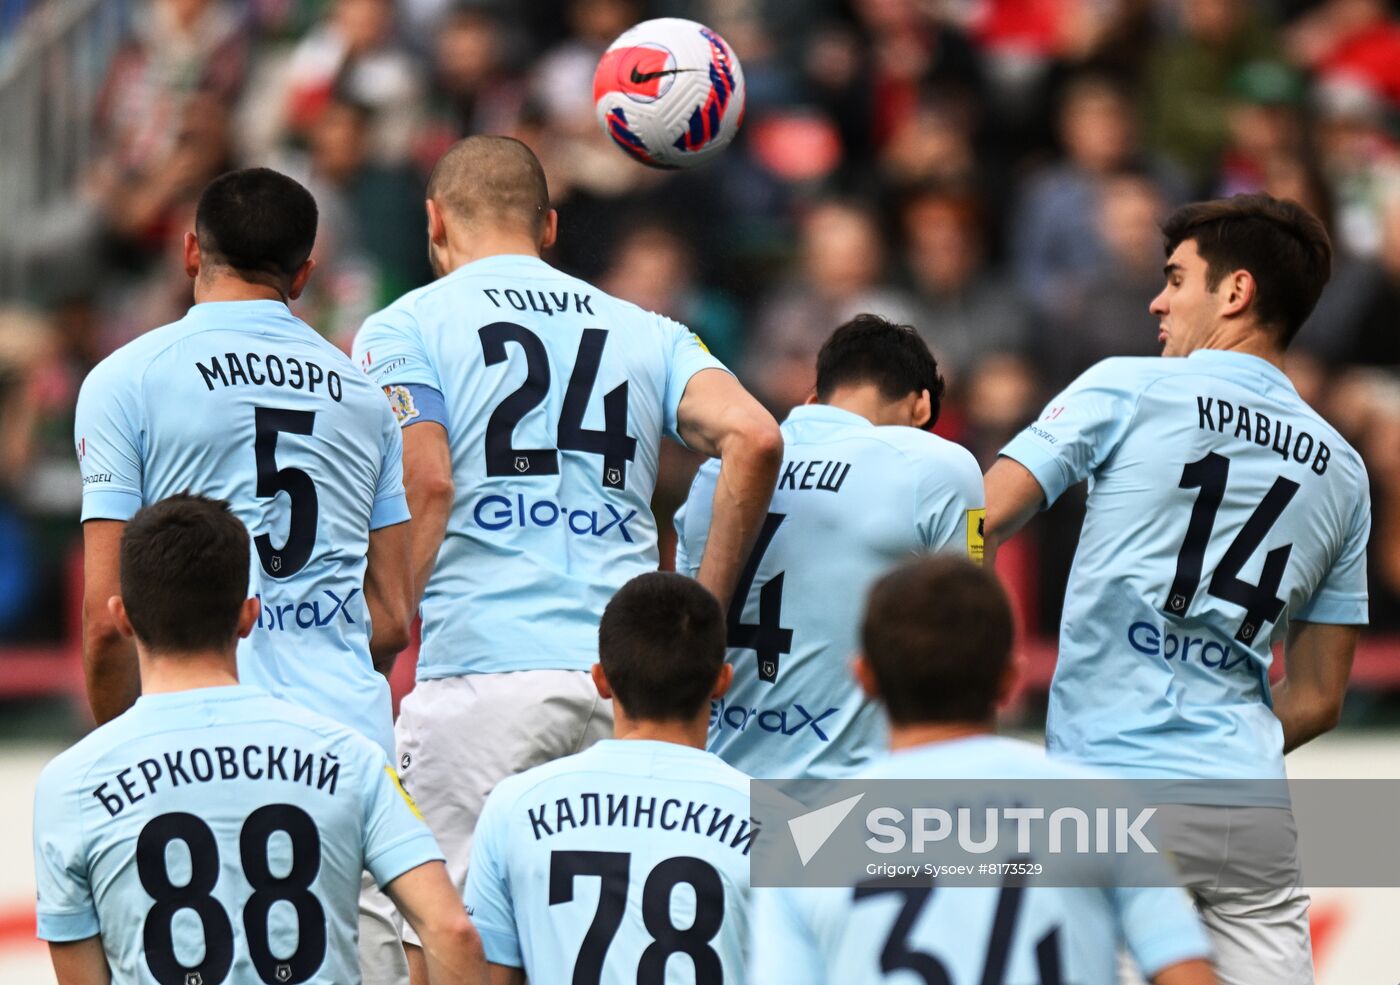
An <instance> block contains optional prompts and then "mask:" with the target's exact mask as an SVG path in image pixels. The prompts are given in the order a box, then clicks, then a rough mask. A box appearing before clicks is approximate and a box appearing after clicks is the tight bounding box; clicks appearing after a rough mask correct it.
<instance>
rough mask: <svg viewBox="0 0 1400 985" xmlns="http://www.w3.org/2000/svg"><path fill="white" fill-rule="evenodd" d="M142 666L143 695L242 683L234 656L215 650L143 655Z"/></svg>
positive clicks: (144, 653)
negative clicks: (239, 680)
mask: <svg viewBox="0 0 1400 985" xmlns="http://www.w3.org/2000/svg"><path fill="white" fill-rule="evenodd" d="M140 662H141V693H142V694H173V693H174V692H176V691H193V690H195V689H197V688H203V687H229V686H231V685H234V684H237V683H238V670H237V666H238V663H237V658H236V657H235V656H234V655H233V654H232V653H220V652H216V651H213V650H193V651H189V652H184V653H150V652H141V653H140Z"/></svg>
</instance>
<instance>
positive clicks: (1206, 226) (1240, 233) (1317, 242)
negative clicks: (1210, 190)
mask: <svg viewBox="0 0 1400 985" xmlns="http://www.w3.org/2000/svg"><path fill="white" fill-rule="evenodd" d="M1162 235H1163V237H1164V238H1165V240H1166V255H1167V256H1171V254H1172V251H1173V250H1175V249H1176V248H1177V247H1178V246H1180V245H1181V244H1182V243H1183V242H1185V241H1186V240H1188V239H1189V240H1194V241H1195V243H1196V252H1198V253H1199V254H1200V255H1201V258H1202V259H1203V260H1205V262H1206V286H1207V287H1208V288H1210V290H1212V291H1214V290H1215V289H1216V288H1217V287H1219V286H1220V281H1221V280H1222V279H1223V278H1224V277H1225V276H1226V275H1227V274H1229V273H1231V272H1232V271H1235V270H1247V271H1249V273H1250V276H1252V277H1253V278H1254V283H1255V284H1256V285H1257V287H1256V290H1255V294H1254V301H1253V308H1254V314H1255V317H1256V318H1258V320H1259V323H1260V324H1262V325H1268V326H1271V327H1273V328H1276V329H1277V330H1278V332H1279V341H1280V342H1281V343H1282V344H1283V345H1284V346H1285V347H1286V346H1287V345H1288V344H1289V343H1290V342H1292V341H1293V337H1294V336H1295V335H1297V334H1298V329H1299V328H1301V327H1302V325H1303V322H1305V321H1306V320H1307V318H1308V315H1310V314H1312V310H1313V306H1314V305H1316V304H1317V299H1318V296H1319V295H1321V294H1322V289H1323V287H1325V286H1326V285H1327V278H1328V277H1329V276H1331V273H1332V241H1331V240H1330V239H1328V237H1327V230H1326V228H1325V227H1324V226H1323V225H1322V223H1321V221H1319V220H1318V218H1317V217H1316V216H1314V215H1313V214H1312V213H1311V212H1309V211H1308V210H1307V209H1305V208H1303V207H1302V206H1301V205H1299V204H1298V203H1297V202H1293V201H1289V200H1288V199H1278V198H1274V197H1273V196H1272V195H1266V194H1264V193H1263V192H1258V193H1256V194H1253V195H1236V196H1234V197H1233V198H1221V199H1215V200H1214V201H1210V202H1193V203H1192V204H1190V205H1183V206H1182V207H1181V208H1179V209H1177V210H1176V211H1175V212H1173V213H1172V214H1171V215H1169V216H1168V217H1167V220H1166V222H1164V223H1162Z"/></svg>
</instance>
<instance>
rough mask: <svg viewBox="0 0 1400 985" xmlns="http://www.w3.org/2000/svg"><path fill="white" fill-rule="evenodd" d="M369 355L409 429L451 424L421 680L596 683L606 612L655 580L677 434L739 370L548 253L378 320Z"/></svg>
mask: <svg viewBox="0 0 1400 985" xmlns="http://www.w3.org/2000/svg"><path fill="white" fill-rule="evenodd" d="M355 358H356V359H358V360H359V361H360V364H361V366H363V367H364V369H365V371H366V372H368V373H369V375H370V376H371V377H373V378H374V379H375V380H376V381H378V382H379V383H380V384H382V385H383V386H384V387H385V389H386V390H387V391H388V392H389V394H390V399H391V400H392V401H393V402H394V405H395V408H396V413H397V414H398V417H399V419H400V421H401V422H402V423H403V425H404V426H405V427H408V426H414V425H416V424H418V425H421V423H422V421H424V420H430V419H437V418H439V416H440V417H441V418H442V419H441V421H440V423H442V424H443V426H444V427H445V428H446V430H447V435H448V440H449V443H450V446H451V453H452V477H453V482H454V483H455V485H456V490H457V491H456V499H455V501H454V502H453V505H452V514H451V517H450V518H449V519H448V523H447V536H446V539H445V540H444V542H443V545H442V548H441V550H440V551H439V552H438V556H437V565H436V567H435V568H434V570H433V574H432V577H431V578H430V579H429V581H428V587H427V591H426V592H425V594H424V596H423V605H422V615H423V648H422V650H421V652H420V653H419V657H418V679H419V680H424V679H430V678H439V677H455V676H458V675H460V674H468V673H494V672H500V671H513V670H586V669H587V668H588V667H589V666H590V665H591V664H592V663H593V662H594V661H595V660H596V659H597V656H598V620H599V618H600V617H601V616H602V613H603V607H604V606H605V605H607V602H608V599H610V598H611V597H612V595H613V593H614V592H615V591H616V590H617V589H618V588H620V587H622V585H623V584H625V583H626V582H627V581H628V580H629V579H631V578H632V577H634V576H635V575H639V574H642V573H644V572H647V571H654V570H656V567H657V561H658V558H657V547H656V521H655V519H654V518H653V516H652V513H651V494H652V489H653V487H654V486H655V485H656V468H657V455H658V453H659V446H660V442H661V436H662V434H663V433H665V434H668V435H670V436H672V437H677V434H676V408H677V406H678V405H679V404H680V401H681V397H682V395H683V394H684V393H685V386H686V383H688V382H689V380H690V378H691V377H692V376H694V375H695V374H696V373H698V372H700V371H701V370H704V369H711V368H718V369H723V368H724V367H723V366H722V365H721V364H720V363H719V362H718V361H717V360H716V359H714V358H713V357H712V356H710V354H709V353H708V352H707V351H706V349H705V347H704V345H703V344H702V343H701V342H700V340H699V339H698V338H696V336H694V335H693V334H691V333H690V332H689V331H688V330H686V329H685V328H684V327H682V326H681V325H678V324H676V323H675V322H673V321H670V320H669V319H666V318H662V317H661V316H659V315H654V314H651V313H650V312H647V311H643V310H642V309H640V308H638V307H637V306H635V305H632V304H628V303H626V302H624V301H619V300H617V299H616V298H612V297H609V296H608V295H606V294H604V293H603V292H602V291H599V290H598V289H597V288H595V287H592V286H591V285H589V284H586V283H584V282H583V281H581V280H578V279H576V278H573V277H569V276H567V275H565V274H562V273H560V272H559V271H557V270H555V269H554V268H552V267H550V266H549V265H548V264H547V263H545V262H544V261H543V260H540V259H539V258H537V257H532V256H493V257H488V258H486V259H482V260H477V261H476V262H474V263H469V264H467V265H466V266H464V267H461V268H459V269H458V270H456V271H454V272H453V273H450V274H448V275H447V276H446V277H443V278H441V279H440V280H438V281H436V282H434V283H432V284H429V285H428V286H427V287H423V288H420V289H418V290H416V291H412V292H410V293H409V294H406V295H405V296H404V297H402V298H400V299H399V300H398V301H397V302H395V303H394V304H393V305H391V306H389V307H388V308H386V309H384V310H383V311H381V312H379V313H378V314H376V315H373V316H371V317H370V319H369V320H368V321H367V322H365V325H364V328H362V329H361V330H360V333H359V336H358V337H357V338H356V339H355ZM429 393H430V394H432V398H431V399H432V401H433V403H434V404H435V405H436V404H437V403H438V400H439V399H440V400H441V404H442V410H441V412H440V414H439V413H437V412H433V413H429V412H428V408H427V406H426V405H425V403H424V397H425V394H429ZM438 395H440V398H439V396H438Z"/></svg>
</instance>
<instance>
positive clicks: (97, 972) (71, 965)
mask: <svg viewBox="0 0 1400 985" xmlns="http://www.w3.org/2000/svg"><path fill="white" fill-rule="evenodd" d="M49 957H50V959H52V961H53V972H54V977H55V978H57V979H58V985H110V982H111V981H112V969H111V968H109V967H108V966H107V953H106V952H105V951H104V950H102V938H101V937H100V936H98V937H89V938H87V939H86V940H81V941H67V942H65V943H62V944H50V945H49Z"/></svg>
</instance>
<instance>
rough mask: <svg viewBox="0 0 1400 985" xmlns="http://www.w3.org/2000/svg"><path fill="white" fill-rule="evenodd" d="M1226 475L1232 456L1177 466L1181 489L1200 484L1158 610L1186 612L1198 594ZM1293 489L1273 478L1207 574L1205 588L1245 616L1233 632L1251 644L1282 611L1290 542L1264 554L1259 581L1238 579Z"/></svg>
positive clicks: (1294, 486) (1294, 485)
mask: <svg viewBox="0 0 1400 985" xmlns="http://www.w3.org/2000/svg"><path fill="white" fill-rule="evenodd" d="M1229 476H1230V460H1229V459H1228V458H1226V457H1225V456H1224V455H1217V454H1216V453H1215V452H1211V453H1210V454H1208V455H1207V456H1206V457H1205V458H1201V459H1197V460H1196V461H1194V462H1191V463H1189V464H1187V466H1186V467H1185V468H1184V469H1182V470H1181V488H1182V489H1199V490H1200V491H1201V492H1200V494H1199V495H1198V496H1197V497H1196V504H1195V505H1194V506H1193V507H1192V508H1191V521H1190V523H1188V524H1187V526H1186V537H1185V539H1184V540H1182V542H1181V551H1180V552H1179V553H1178V554H1177V556H1176V577H1175V578H1173V579H1172V587H1171V589H1170V590H1169V591H1168V592H1167V604H1166V605H1164V606H1163V607H1162V611H1163V612H1165V613H1166V614H1167V615H1169V616H1184V615H1185V614H1186V610H1187V609H1188V608H1190V606H1191V600H1192V599H1193V598H1195V596H1196V589H1197V587H1198V586H1199V585H1200V583H1201V573H1202V568H1203V567H1204V564H1205V554H1206V546H1207V545H1208V544H1209V543H1210V533H1211V530H1212V528H1214V526H1215V515H1216V513H1218V512H1219V510H1220V503H1221V501H1222V500H1223V499H1224V498H1225V483H1226V480H1227V479H1228V478H1229ZM1297 491H1298V483H1296V482H1294V481H1293V480H1291V479H1285V478H1283V477H1282V476H1279V477H1278V478H1277V479H1275V480H1274V484H1273V486H1271V487H1270V489H1269V491H1268V492H1267V493H1265V494H1264V499H1263V500H1262V501H1261V502H1260V503H1259V505H1258V506H1256V507H1255V508H1254V512H1253V513H1252V514H1251V515H1250V517H1249V519H1248V520H1246V521H1245V524H1244V526H1243V527H1242V528H1240V532H1239V533H1238V534H1237V535H1236V536H1235V539H1234V540H1233V541H1231V543H1230V546H1229V547H1228V548H1226V549H1225V555H1224V556H1223V557H1222V558H1221V559H1220V564H1219V566H1218V567H1216V569H1215V572H1214V573H1213V574H1212V575H1211V577H1210V585H1209V586H1208V587H1207V589H1206V591H1207V592H1209V593H1210V594H1211V595H1214V596H1215V597H1216V598H1218V599H1224V600H1225V601H1226V602H1233V603H1234V604H1235V605H1238V606H1241V607H1243V608H1244V621H1243V622H1241V623H1240V628H1239V630H1238V631H1237V632H1236V633H1235V639H1236V640H1238V641H1240V642H1241V643H1246V644H1248V643H1253V642H1254V640H1255V638H1256V637H1258V635H1259V630H1260V629H1261V628H1262V627H1263V625H1264V624H1265V623H1268V622H1273V621H1274V620H1276V619H1277V618H1278V617H1279V616H1280V615H1281V614H1282V612H1283V599H1281V598H1279V597H1278V587H1279V583H1280V582H1282V581H1283V571H1284V568H1285V567H1286V566H1287V565H1288V556H1289V555H1290V554H1291V553H1293V545H1292V544H1284V545H1283V546H1281V547H1275V548H1274V549H1273V550H1271V551H1270V552H1269V553H1268V554H1266V555H1265V556H1264V569H1263V571H1262V572H1261V573H1260V576H1259V584H1257V585H1251V584H1250V583H1249V582H1247V581H1241V580H1240V569H1241V568H1242V567H1244V564H1245V562H1246V561H1248V560H1249V558H1250V556H1251V555H1252V554H1253V553H1254V552H1255V551H1257V550H1258V549H1259V545H1260V544H1262V543H1263V542H1264V538H1265V537H1267V536H1268V535H1269V531H1270V530H1272V529H1273V526H1274V524H1275V523H1277V522H1278V518H1279V516H1280V515H1281V514H1282V513H1283V510H1284V507H1286V506H1287V505H1288V504H1289V502H1290V501H1291V500H1292V499H1293V495H1294V494H1295V493H1296V492H1297Z"/></svg>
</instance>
